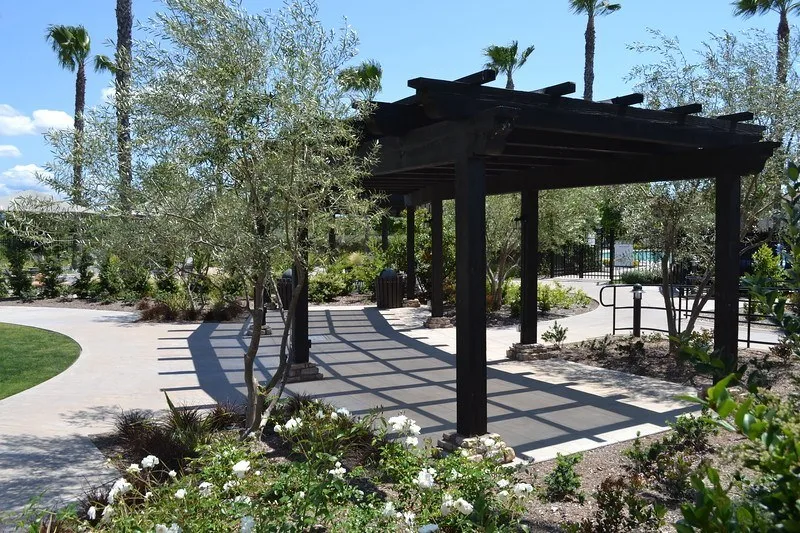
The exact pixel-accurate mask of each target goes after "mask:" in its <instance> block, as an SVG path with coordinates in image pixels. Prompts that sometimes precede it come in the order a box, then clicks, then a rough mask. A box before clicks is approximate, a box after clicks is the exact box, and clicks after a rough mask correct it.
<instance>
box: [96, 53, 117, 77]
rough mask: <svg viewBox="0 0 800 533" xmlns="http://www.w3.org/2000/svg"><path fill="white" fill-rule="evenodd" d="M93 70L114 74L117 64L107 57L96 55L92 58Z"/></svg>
mask: <svg viewBox="0 0 800 533" xmlns="http://www.w3.org/2000/svg"><path fill="white" fill-rule="evenodd" d="M94 70H95V72H111V73H116V72H117V64H116V63H115V62H114V60H113V59H111V58H110V57H108V56H107V55H103V54H98V55H96V56H94Z"/></svg>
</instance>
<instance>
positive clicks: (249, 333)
mask: <svg viewBox="0 0 800 533" xmlns="http://www.w3.org/2000/svg"><path fill="white" fill-rule="evenodd" d="M261 334H262V335H272V328H271V327H269V325H266V326H261ZM245 336H247V337H252V336H253V326H250V327H249V328H247V333H245Z"/></svg>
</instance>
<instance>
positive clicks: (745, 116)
mask: <svg viewBox="0 0 800 533" xmlns="http://www.w3.org/2000/svg"><path fill="white" fill-rule="evenodd" d="M753 118H755V116H754V115H753V113H751V112H750V111H742V112H741V113H731V114H730V115H720V116H718V117H717V120H728V121H730V122H744V121H746V120H753Z"/></svg>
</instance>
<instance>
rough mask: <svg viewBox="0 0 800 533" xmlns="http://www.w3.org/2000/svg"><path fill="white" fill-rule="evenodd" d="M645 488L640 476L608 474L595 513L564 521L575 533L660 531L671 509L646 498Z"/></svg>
mask: <svg viewBox="0 0 800 533" xmlns="http://www.w3.org/2000/svg"><path fill="white" fill-rule="evenodd" d="M641 489H642V481H641V478H640V477H639V476H635V475H633V476H627V477H623V476H620V477H607V478H606V479H604V480H603V481H602V482H601V483H600V486H599V487H598V488H597V492H596V493H595V499H596V500H597V510H596V511H595V513H594V515H593V516H591V517H588V518H585V519H584V520H583V521H582V522H580V523H575V522H572V523H567V524H564V529H565V530H566V531H568V532H571V533H626V532H628V531H658V530H659V528H661V527H662V526H663V525H664V516H665V515H666V513H667V509H666V508H665V507H664V506H663V505H658V504H654V503H651V502H649V501H648V500H646V499H644V498H642V497H641V496H640V495H639V492H640V491H641Z"/></svg>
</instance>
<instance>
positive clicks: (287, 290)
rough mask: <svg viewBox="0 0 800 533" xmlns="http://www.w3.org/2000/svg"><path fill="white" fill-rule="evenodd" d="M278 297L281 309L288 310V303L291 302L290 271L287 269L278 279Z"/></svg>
mask: <svg viewBox="0 0 800 533" xmlns="http://www.w3.org/2000/svg"><path fill="white" fill-rule="evenodd" d="M277 285H278V297H279V298H280V299H281V307H283V308H284V309H289V302H291V301H292V288H293V285H292V269H291V268H290V269H287V270H286V272H284V273H283V275H282V276H281V277H280V278H278V281H277Z"/></svg>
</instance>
